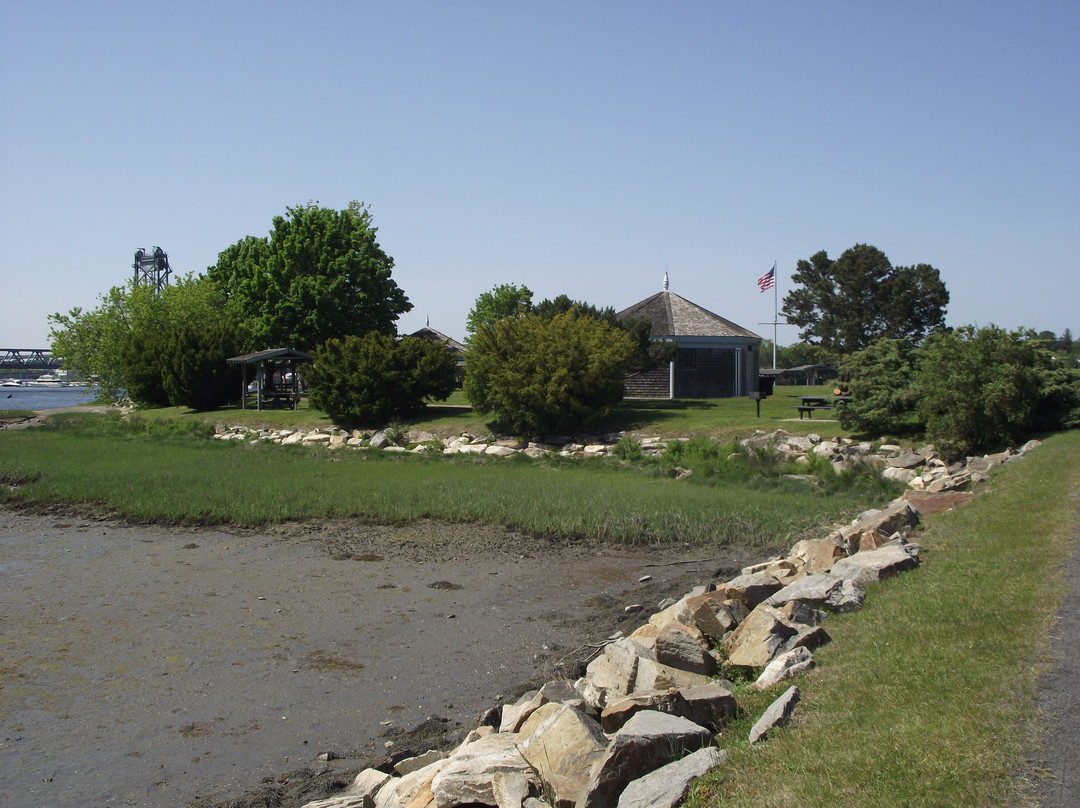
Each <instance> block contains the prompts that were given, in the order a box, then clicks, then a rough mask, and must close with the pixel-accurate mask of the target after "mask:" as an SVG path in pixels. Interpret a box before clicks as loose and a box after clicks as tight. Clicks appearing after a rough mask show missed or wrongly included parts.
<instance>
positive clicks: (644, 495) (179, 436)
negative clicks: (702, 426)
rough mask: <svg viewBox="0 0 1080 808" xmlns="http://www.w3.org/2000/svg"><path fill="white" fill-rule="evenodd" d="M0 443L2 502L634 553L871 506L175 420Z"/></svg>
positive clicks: (750, 541) (52, 429)
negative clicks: (415, 529)
mask: <svg viewBox="0 0 1080 808" xmlns="http://www.w3.org/2000/svg"><path fill="white" fill-rule="evenodd" d="M0 447H2V452H0V474H3V475H4V476H5V478H8V479H14V480H21V481H25V482H23V483H22V484H21V485H19V486H18V487H16V488H15V489H14V490H10V491H7V492H5V493H4V494H3V497H4V498H5V499H8V500H12V501H19V502H26V503H35V502H36V503H51V502H68V503H73V504H82V505H86V506H92V507H96V508H102V509H105V510H108V511H110V512H114V513H117V514H121V515H124V516H126V517H129V518H132V519H136V520H146V521H170V522H191V523H235V524H240V525H261V524H266V523H273V522H281V521H287V520H298V519H317V518H328V517H355V518H361V519H366V520H372V521H377V522H387V523H399V522H409V521H413V520H417V519H437V520H446V521H451V522H481V523H487V524H496V525H503V526H506V527H510V528H514V529H518V530H524V531H530V532H535V533H540V534H545V535H551V536H557V537H564V538H571V539H595V540H605V541H619V542H623V543H628V544H638V545H641V544H654V543H656V544H671V543H681V544H692V545H700V544H710V543H718V544H739V545H743V546H757V547H761V548H769V549H776V548H780V547H782V546H784V545H788V544H790V543H792V542H793V541H795V540H796V539H797V538H798V537H800V536H801V535H802V534H803V533H804V532H806V531H809V530H812V529H815V528H820V526H821V525H822V524H825V523H834V522H838V521H845V520H846V519H848V518H850V517H851V516H852V515H853V514H854V513H857V512H858V511H860V510H863V509H864V508H866V507H867V506H868V505H869V504H872V503H870V502H868V501H867V490H866V489H865V488H862V487H858V486H856V487H852V488H849V489H844V490H836V491H834V492H832V493H828V492H825V491H823V490H822V489H821V488H820V487H819V486H815V485H811V484H807V483H805V482H802V481H795V480H784V479H773V480H768V481H762V482H759V483H756V484H730V485H724V484H720V483H719V482H716V481H714V482H713V483H712V484H706V485H701V484H691V483H688V482H676V481H674V480H672V479H671V478H670V477H668V476H665V475H664V474H662V473H660V471H659V470H658V469H656V468H652V467H641V466H635V465H626V464H622V463H620V462H618V461H603V460H599V459H597V460H591V461H590V460H580V459H562V458H553V459H552V460H550V461H547V462H545V461H532V460H530V459H528V458H522V457H519V458H490V457H482V456H476V455H468V456H458V457H443V456H436V457H423V456H416V455H403V454H388V453H383V452H378V451H354V450H338V451H336V452H331V451H328V450H326V449H325V448H317V449H313V448H307V447H302V446H279V445H275V444H271V443H258V444H244V443H237V442H226V441H213V440H208V439H207V438H206V425H205V424H203V423H201V422H195V421H186V420H183V419H181V420H180V421H178V422H177V421H174V422H172V423H171V424H169V423H168V422H166V423H165V424H162V423H160V422H155V421H152V420H151V421H144V420H142V419H141V418H139V417H136V418H134V419H131V420H127V421H122V420H121V419H119V418H117V417H104V416H96V415H84V414H79V415H78V416H72V417H66V418H64V419H59V420H58V421H57V422H56V423H55V424H54V425H51V426H48V427H43V428H38V429H34V430H23V431H19V432H5V433H0ZM692 479H693V478H691V480H692ZM745 482H746V481H745V480H744V481H743V483H745Z"/></svg>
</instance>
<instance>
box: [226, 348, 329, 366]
mask: <svg viewBox="0 0 1080 808" xmlns="http://www.w3.org/2000/svg"><path fill="white" fill-rule="evenodd" d="M314 358H315V357H314V356H312V355H311V354H309V353H304V352H303V351H298V350H296V349H295V348H270V349H268V350H265V351H256V352H255V353H250V354H244V355H243V356H230V357H229V358H228V359H226V360H225V361H226V362H231V363H233V364H234V365H235V364H240V363H243V364H245V365H254V364H257V363H259V362H265V361H268V360H270V359H296V360H299V361H301V362H310V361H311V360H313V359H314Z"/></svg>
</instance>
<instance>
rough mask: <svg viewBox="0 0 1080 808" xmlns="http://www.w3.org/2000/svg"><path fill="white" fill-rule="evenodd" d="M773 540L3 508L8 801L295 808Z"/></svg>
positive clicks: (574, 657) (546, 675) (439, 733)
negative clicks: (655, 543) (633, 543)
mask: <svg viewBox="0 0 1080 808" xmlns="http://www.w3.org/2000/svg"><path fill="white" fill-rule="evenodd" d="M764 555H766V552H765V551H761V550H755V551H746V550H744V549H734V550H732V549H724V550H722V551H712V550H703V549H701V548H694V549H690V548H664V549H656V548H636V549H626V548H622V547H610V546H604V545H591V544H580V543H566V542H559V541H551V540H548V539H545V538H542V537H535V536H525V535H521V534H517V533H514V532H512V531H507V530H504V529H502V528H492V527H478V526H474V525H445V524H439V523H427V522H421V523H415V524H410V525H404V526H399V527H385V526H371V525H365V524H361V523H357V522H351V521H347V520H339V521H334V522H326V523H303V524H289V525H281V526H275V527H272V528H268V529H265V530H227V529H192V528H170V527H162V526H141V525H127V524H123V523H118V522H114V521H110V520H107V519H93V518H89V517H87V516H86V515H79V514H73V513H70V512H68V513H56V514H53V515H40V514H30V513H26V512H19V511H5V510H0V575H2V576H3V580H4V586H3V587H0V642H2V644H3V654H2V660H3V662H2V670H0V704H2V705H3V708H2V709H0V805H4V806H7V805H11V806H15V805H25V804H52V805H139V806H157V805H162V806H164V805H168V806H176V805H185V804H190V805H194V806H199V808H205V806H211V805H217V804H228V805H235V806H248V807H249V808H251V807H253V806H257V805H275V806H289V805H302V804H303V803H304V802H307V801H310V800H313V799H318V798H320V797H322V796H326V795H327V794H331V793H333V792H334V791H337V790H339V789H340V788H341V787H342V786H343V785H344V784H346V783H347V782H348V780H349V778H350V777H351V776H352V774H353V773H354V772H355V771H356V770H357V769H359V768H362V767H364V766H368V765H373V764H380V763H381V764H383V765H385V764H386V763H387V762H388V761H390V760H392V759H397V758H399V757H405V756H408V755H410V754H416V753H419V752H423V751H426V750H427V749H428V748H434V747H445V746H448V745H449V744H451V743H453V742H454V741H455V740H456V739H457V737H459V736H460V734H461V733H462V732H464V731H465V730H467V729H468V728H471V727H472V726H475V725H476V724H477V723H478V722H479V721H480V720H481V718H482V717H483V716H484V715H485V714H486V713H489V711H492V710H493V709H495V708H497V707H498V705H499V704H500V703H501V702H503V701H507V700H511V699H513V698H516V696H517V695H519V694H520V693H521V692H524V690H526V689H528V688H529V687H530V686H531V685H535V684H538V683H540V682H543V681H546V680H547V679H550V678H556V677H558V676H573V675H576V674H577V673H578V672H579V671H580V669H581V666H582V665H583V663H584V661H585V660H586V659H587V658H588V657H589V656H590V655H591V654H592V653H595V648H596V647H597V646H598V645H599V644H600V643H602V642H603V641H604V639H605V638H606V637H608V636H609V635H610V634H611V633H612V632H613V631H615V630H616V629H622V630H624V631H629V630H632V629H633V628H635V627H636V626H637V625H638V624H640V622H641V621H643V620H644V619H645V616H646V614H647V613H648V610H651V609H653V608H655V607H656V605H657V603H659V601H661V600H662V599H663V598H665V597H678V596H681V595H682V594H683V593H685V592H686V591H687V590H689V589H690V588H691V587H693V586H695V585H697V584H703V583H707V582H708V581H709V580H711V579H713V577H714V576H718V577H722V578H726V577H730V575H731V574H733V572H734V571H737V570H738V569H739V568H740V567H741V566H743V565H744V564H746V563H748V562H750V561H756V560H759V559H760V558H761V557H763V556H764ZM644 576H650V578H649V579H648V580H646V581H643V582H641V581H640V579H642V578H643V577H644ZM432 584H440V585H439V586H432ZM441 584H449V586H442V585H441ZM633 603H640V604H642V605H643V606H645V609H644V610H643V611H642V612H639V613H636V614H627V613H626V612H625V611H624V608H625V607H626V606H627V605H630V604H633ZM320 754H324V755H325V756H326V757H327V758H330V759H329V760H325V761H323V760H320V759H319V756H320ZM239 795H244V796H243V797H241V796H239Z"/></svg>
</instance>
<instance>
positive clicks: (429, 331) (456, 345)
mask: <svg viewBox="0 0 1080 808" xmlns="http://www.w3.org/2000/svg"><path fill="white" fill-rule="evenodd" d="M409 336H410V337H419V338H420V339H426V340H430V341H431V342H441V343H442V344H443V345H445V346H446V347H447V348H449V349H450V352H451V353H456V354H463V353H465V352H466V351H467V350H468V349H467V348H466V347H465V346H464V345H462V344H461V343H460V342H458V341H457V340H456V339H454V338H453V337H448V336H446V334H444V333H442V332H441V331H436V330H435V329H434V328H432V327H431V326H424V327H423V328H421V329H420V330H419V331H413V332H412V333H411V334H409Z"/></svg>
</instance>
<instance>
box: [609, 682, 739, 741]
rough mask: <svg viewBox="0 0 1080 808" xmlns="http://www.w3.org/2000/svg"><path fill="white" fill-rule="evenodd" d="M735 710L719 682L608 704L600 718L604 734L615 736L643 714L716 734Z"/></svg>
mask: <svg viewBox="0 0 1080 808" xmlns="http://www.w3.org/2000/svg"><path fill="white" fill-rule="evenodd" d="M737 709H738V706H737V705H736V703H735V697H734V696H733V695H732V694H731V691H730V690H728V689H727V688H726V687H724V686H723V685H722V684H720V683H719V682H708V683H706V684H700V685H694V686H692V687H684V688H681V689H676V688H668V689H666V690H642V691H638V692H635V693H632V694H630V695H629V696H625V697H623V698H621V699H619V700H618V701H615V702H613V703H612V704H609V705H608V706H607V707H606V708H604V712H603V713H601V715H600V726H601V727H602V728H603V730H604V732H608V733H612V732H618V731H619V730H620V729H621V728H622V727H623V726H624V725H625V724H626V722H627V721H629V720H630V719H631V718H633V717H634V715H636V714H637V713H639V712H642V711H643V710H655V711H657V712H661V713H667V714H668V715H677V716H681V717H682V718H686V719H688V720H690V721H693V722H694V723H695V724H699V725H701V726H703V727H706V728H708V729H712V730H719V729H720V727H722V726H723V725H724V724H725V723H727V721H728V720H729V719H730V718H732V717H733V716H734V715H735V712H736V710H737Z"/></svg>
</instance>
